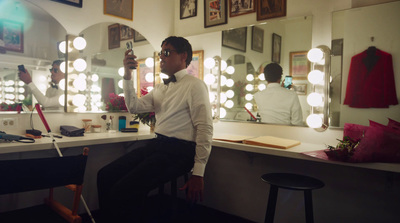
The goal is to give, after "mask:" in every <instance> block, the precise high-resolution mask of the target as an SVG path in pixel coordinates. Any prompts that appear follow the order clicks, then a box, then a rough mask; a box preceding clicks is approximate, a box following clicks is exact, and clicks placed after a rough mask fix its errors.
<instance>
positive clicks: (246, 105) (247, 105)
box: [244, 102, 253, 110]
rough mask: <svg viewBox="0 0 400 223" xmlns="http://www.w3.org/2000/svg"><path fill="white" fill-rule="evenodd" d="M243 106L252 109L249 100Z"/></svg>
mask: <svg viewBox="0 0 400 223" xmlns="http://www.w3.org/2000/svg"><path fill="white" fill-rule="evenodd" d="M244 107H246V108H247V109H249V110H252V109H253V104H252V103H250V102H248V103H246V104H245V105H244Z"/></svg>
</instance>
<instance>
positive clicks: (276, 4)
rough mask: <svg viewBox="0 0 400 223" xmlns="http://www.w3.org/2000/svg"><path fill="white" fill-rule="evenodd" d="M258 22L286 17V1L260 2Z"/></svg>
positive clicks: (261, 0) (266, 0)
mask: <svg viewBox="0 0 400 223" xmlns="http://www.w3.org/2000/svg"><path fill="white" fill-rule="evenodd" d="M256 8H257V21H259V20H265V19H272V18H277V17H283V16H286V0H275V1H271V0H258V1H257V7H256Z"/></svg>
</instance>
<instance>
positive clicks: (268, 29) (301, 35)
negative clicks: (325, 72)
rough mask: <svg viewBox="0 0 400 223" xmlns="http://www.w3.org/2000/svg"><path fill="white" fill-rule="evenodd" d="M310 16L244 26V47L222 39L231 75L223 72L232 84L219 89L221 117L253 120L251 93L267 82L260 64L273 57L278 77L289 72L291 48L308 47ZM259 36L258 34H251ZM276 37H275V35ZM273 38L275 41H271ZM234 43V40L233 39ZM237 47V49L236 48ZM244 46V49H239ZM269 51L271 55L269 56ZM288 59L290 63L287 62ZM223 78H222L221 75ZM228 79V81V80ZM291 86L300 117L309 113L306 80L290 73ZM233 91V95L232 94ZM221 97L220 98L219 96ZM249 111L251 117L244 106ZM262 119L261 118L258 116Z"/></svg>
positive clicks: (301, 49)
mask: <svg viewBox="0 0 400 223" xmlns="http://www.w3.org/2000/svg"><path fill="white" fill-rule="evenodd" d="M311 28H312V17H311V16H305V17H298V18H291V19H283V20H274V21H268V22H267V24H263V25H258V26H257V28H256V29H255V28H247V32H246V33H247V34H246V35H247V38H245V39H247V40H251V41H245V42H246V44H247V46H246V47H238V46H234V45H232V44H230V46H227V47H226V46H224V42H225V43H229V41H228V40H223V47H222V53H221V55H222V59H223V60H225V61H227V63H228V64H229V65H231V66H232V68H233V69H234V73H233V74H232V75H229V74H227V72H226V71H224V72H223V76H226V79H227V80H228V81H227V84H231V85H232V87H230V89H228V88H229V87H228V86H226V85H225V86H223V89H222V92H223V93H225V94H226V96H227V101H226V102H228V103H225V104H224V103H222V102H221V104H222V107H223V108H225V109H226V110H227V113H226V114H227V115H226V116H225V117H224V118H221V120H227V121H254V118H255V119H258V120H259V117H257V111H258V108H257V105H256V104H255V103H254V94H255V93H256V92H258V91H260V90H263V89H265V87H266V84H267V82H266V81H265V80H264V75H260V74H262V73H263V69H264V67H265V66H266V65H267V64H269V63H271V62H273V61H275V62H278V63H279V64H280V66H281V67H282V68H283V75H282V78H283V79H284V77H285V76H292V73H291V68H292V67H293V66H295V65H296V63H293V62H292V61H291V60H290V53H291V52H292V53H293V52H306V51H308V50H309V49H310V48H311ZM273 36H280V41H278V45H279V44H280V46H278V47H277V46H276V44H275V47H274V44H273ZM253 37H262V38H253ZM275 40H276V39H275ZM275 42H277V41H275ZM234 43H235V44H237V43H238V41H234ZM236 48H237V49H236ZM243 49H246V50H245V51H246V52H245V53H243V52H241V51H243ZM273 55H275V56H274V57H273ZM291 62H292V64H291ZM222 80H223V79H222ZM231 81H232V83H230V82H231ZM292 87H293V88H292V89H291V90H293V91H295V92H296V93H297V95H298V98H299V101H300V105H301V108H302V112H301V113H302V114H303V120H302V123H303V124H302V125H304V126H305V124H304V123H305V119H306V117H307V116H308V115H309V114H310V107H309V106H308V104H307V101H306V98H307V92H310V88H311V86H310V84H308V81H307V80H306V78H305V77H304V78H303V77H293V84H292ZM232 93H233V96H232ZM228 96H229V97H232V98H229V97H228ZM222 99H223V98H222ZM244 107H246V108H247V109H248V110H249V112H251V113H252V115H253V116H254V117H252V116H251V115H250V114H249V113H248V112H247V111H246V109H245V108H244ZM261 121H262V120H261Z"/></svg>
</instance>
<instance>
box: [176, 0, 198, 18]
mask: <svg viewBox="0 0 400 223" xmlns="http://www.w3.org/2000/svg"><path fill="white" fill-rule="evenodd" d="M180 1H181V3H180V12H179V14H180V18H181V19H187V18H190V17H195V16H197V0H180Z"/></svg>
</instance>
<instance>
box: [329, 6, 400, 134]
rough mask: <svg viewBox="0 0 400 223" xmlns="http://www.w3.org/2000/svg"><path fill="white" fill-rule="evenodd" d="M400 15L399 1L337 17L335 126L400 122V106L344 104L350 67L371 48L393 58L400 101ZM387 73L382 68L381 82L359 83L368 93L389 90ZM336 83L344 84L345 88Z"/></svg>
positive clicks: (334, 36) (334, 22)
mask: <svg viewBox="0 0 400 223" xmlns="http://www.w3.org/2000/svg"><path fill="white" fill-rule="evenodd" d="M399 12H400V2H399V1H396V2H391V3H385V4H379V5H374V6H367V7H362V8H357V9H350V10H344V11H338V12H334V13H333V17H332V28H333V30H332V40H333V43H332V47H331V48H332V54H333V56H332V82H331V89H332V90H331V92H330V93H331V98H332V99H336V102H335V103H334V104H331V109H330V110H331V117H332V119H331V126H332V125H333V126H338V127H343V126H344V124H345V123H355V124H361V125H366V126H368V125H369V120H373V121H376V122H379V123H382V124H386V123H388V118H391V119H394V120H396V121H400V105H398V104H397V105H389V106H388V108H355V107H350V106H349V105H344V103H343V102H344V98H345V96H346V93H347V91H348V89H347V83H348V77H349V71H350V67H351V66H353V65H351V61H352V58H353V56H355V55H359V54H361V53H363V52H366V51H367V49H368V48H369V47H371V46H374V47H376V48H377V49H379V50H381V51H385V52H387V53H389V54H391V55H392V63H393V69H394V75H395V77H394V79H395V89H396V93H397V96H396V97H397V99H399V98H400V79H399V77H400V76H399V74H400V66H397V65H398V63H397V61H398V58H399V57H400V44H398V42H399V39H400V29H399V22H398V21H400V13H399ZM394 21H395V22H394ZM340 43H342V45H343V48H342V47H341V44H340ZM385 69H390V68H389V66H382V67H379V75H378V76H379V78H376V79H374V80H373V82H368V81H363V80H362V79H361V78H359V80H358V81H359V82H358V83H362V84H363V87H366V90H367V91H370V90H372V89H376V90H375V92H380V90H382V89H385V87H384V86H383V85H379V83H380V81H381V80H383V79H381V77H382V75H383V73H382V72H381V71H383V70H385ZM371 74H372V73H371ZM335 81H336V82H337V81H341V88H339V87H338V84H336V83H335ZM392 84H393V83H392ZM332 85H334V87H332ZM386 89H388V88H386ZM391 89H393V88H391Z"/></svg>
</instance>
